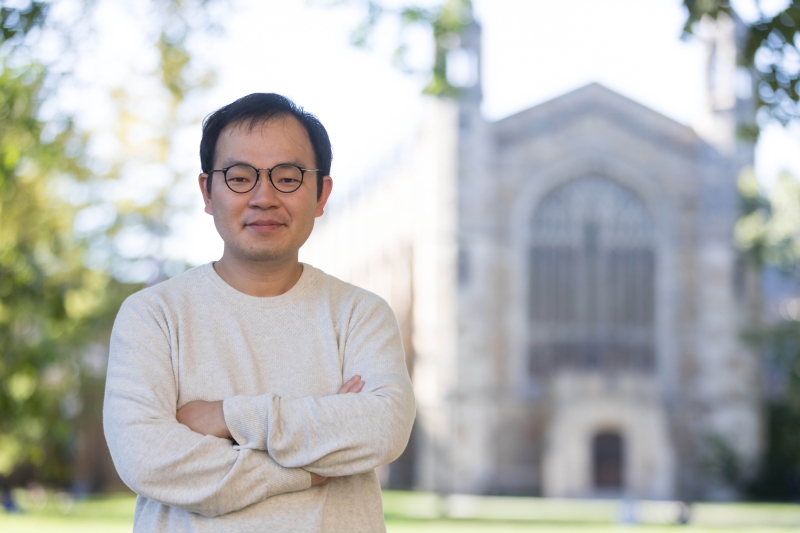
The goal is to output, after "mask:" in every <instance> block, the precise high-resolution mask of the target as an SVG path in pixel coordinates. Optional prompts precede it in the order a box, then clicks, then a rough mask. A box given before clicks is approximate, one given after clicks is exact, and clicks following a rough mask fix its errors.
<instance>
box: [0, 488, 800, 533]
mask: <svg viewBox="0 0 800 533" xmlns="http://www.w3.org/2000/svg"><path fill="white" fill-rule="evenodd" d="M17 496H18V500H19V502H20V505H22V506H23V507H25V508H26V509H27V511H26V512H25V513H24V514H13V515H12V514H2V513H0V531H2V532H3V533H6V532H9V533H13V532H17V531H19V532H21V533H22V532H24V533H51V532H52V533H72V532H75V533H78V532H81V533H83V532H86V533H92V532H98V533H99V532H104V533H117V532H123V531H125V532H129V531H130V530H131V521H132V515H133V508H134V498H133V497H132V496H131V495H128V494H122V495H107V496H93V497H92V498H90V499H88V500H86V501H82V502H78V503H74V504H70V502H69V501H65V500H64V498H63V497H62V498H58V497H57V496H56V495H52V494H50V495H48V498H47V503H44V502H40V503H39V505H35V504H34V503H33V502H31V501H30V499H29V498H28V497H27V493H25V492H24V491H20V492H18V493H17ZM671 506H672V507H671ZM673 507H674V504H671V503H669V502H640V503H637V504H636V506H635V515H636V516H637V517H638V520H639V521H643V522H649V523H647V524H639V525H628V524H616V523H615V522H617V520H618V517H619V516H620V512H621V504H620V502H618V501H614V500H546V499H541V498H503V497H474V496H451V497H441V496H437V495H435V494H424V493H409V492H391V491H387V492H385V493H384V508H385V514H386V524H387V529H388V530H389V533H405V532H414V533H448V532H453V533H455V532H466V533H469V532H492V533H512V532H525V531H531V532H534V531H535V532H537V533H572V532H585V533H588V532H589V531H591V532H597V533H611V532H622V533H646V532H654V533H655V532H661V531H680V532H685V533H699V532H720V531H742V532H748V533H777V532H781V533H786V532H788V531H790V530H794V529H796V528H797V527H798V526H800V505H771V504H696V505H694V506H693V508H692V517H693V519H692V524H690V525H688V526H674V525H669V524H665V523H661V524H659V522H668V521H669V520H670V519H671V516H673V515H672V514H670V513H671V512H672V511H673V510H674V509H673Z"/></svg>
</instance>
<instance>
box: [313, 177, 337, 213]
mask: <svg viewBox="0 0 800 533" xmlns="http://www.w3.org/2000/svg"><path fill="white" fill-rule="evenodd" d="M332 190H333V178H331V177H330V176H323V177H322V194H320V195H319V198H317V211H316V213H315V214H314V216H315V217H321V216H322V213H324V212H325V204H326V203H328V198H329V197H330V195H331V191H332Z"/></svg>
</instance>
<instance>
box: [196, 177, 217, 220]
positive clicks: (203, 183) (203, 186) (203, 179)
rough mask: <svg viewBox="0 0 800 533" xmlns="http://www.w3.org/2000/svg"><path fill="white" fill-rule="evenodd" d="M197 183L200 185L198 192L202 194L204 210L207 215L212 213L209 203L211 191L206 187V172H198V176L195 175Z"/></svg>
mask: <svg viewBox="0 0 800 533" xmlns="http://www.w3.org/2000/svg"><path fill="white" fill-rule="evenodd" d="M197 183H198V185H200V194H202V195H203V202H204V203H205V205H206V206H205V209H204V210H205V212H206V213H208V214H209V215H213V214H214V211H213V209H212V205H211V193H210V192H209V191H208V189H207V187H208V174H206V173H205V172H204V173H202V174H200V176H198V177H197Z"/></svg>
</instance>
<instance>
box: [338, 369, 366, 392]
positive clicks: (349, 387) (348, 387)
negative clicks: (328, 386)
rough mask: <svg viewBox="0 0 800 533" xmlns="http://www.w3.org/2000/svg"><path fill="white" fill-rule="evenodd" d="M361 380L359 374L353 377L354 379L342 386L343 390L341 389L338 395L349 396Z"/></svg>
mask: <svg viewBox="0 0 800 533" xmlns="http://www.w3.org/2000/svg"><path fill="white" fill-rule="evenodd" d="M360 380H361V376H359V375H358V374H356V375H355V376H353V377H352V378H350V379H349V380H347V383H345V384H344V385H342V388H341V389H339V392H337V393H336V394H347V393H348V392H350V391H351V390H352V388H353V387H354V386H355V385H357V384H358V382H359V381H360Z"/></svg>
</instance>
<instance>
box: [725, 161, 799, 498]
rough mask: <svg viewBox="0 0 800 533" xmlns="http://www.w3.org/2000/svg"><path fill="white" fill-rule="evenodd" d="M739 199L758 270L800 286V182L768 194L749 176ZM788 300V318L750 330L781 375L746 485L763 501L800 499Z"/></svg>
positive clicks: (779, 185)
mask: <svg viewBox="0 0 800 533" xmlns="http://www.w3.org/2000/svg"><path fill="white" fill-rule="evenodd" d="M740 196H741V198H742V212H743V214H742V217H741V218H740V219H739V221H738V222H737V225H736V233H735V234H736V241H737V244H738V245H739V247H740V248H741V249H742V250H743V251H744V252H745V253H746V254H747V255H748V256H749V257H750V258H751V260H752V261H753V262H754V263H755V264H756V265H757V266H758V267H765V266H769V267H771V268H777V269H779V270H780V271H781V272H783V275H784V276H786V277H787V278H789V279H793V280H794V285H795V287H796V288H800V182H798V180H797V179H796V178H795V177H794V176H791V175H789V174H787V173H783V174H781V175H780V176H779V177H778V179H777V181H776V183H775V184H774V186H773V187H772V189H771V190H770V191H769V193H768V194H767V193H766V192H764V191H763V190H761V188H760V187H759V184H758V181H757V180H756V177H755V175H754V174H753V173H752V172H751V173H746V174H744V175H743V176H742V178H741V180H740ZM790 302H793V303H792V304H791V305H792V306H794V307H793V308H792V309H788V308H787V309H783V311H784V314H785V317H784V318H786V319H787V320H784V321H780V322H777V323H771V324H766V325H763V326H760V327H752V328H750V330H749V331H747V332H746V337H747V338H748V339H749V340H751V341H752V342H753V343H754V344H755V345H756V346H757V347H758V348H759V349H760V351H761V352H762V353H763V354H764V355H765V361H764V365H765V367H766V369H767V371H768V374H772V375H777V376H780V379H779V380H778V383H777V387H774V389H777V390H767V391H766V409H765V415H766V429H767V431H766V435H765V437H766V439H765V444H766V450H765V453H764V457H763V460H762V463H761V465H760V468H759V470H758V473H757V475H756V477H755V479H753V480H752V481H751V482H750V483H748V484H747V486H745V487H744V488H745V489H746V491H747V493H749V495H750V496H752V497H754V498H758V499H764V500H789V501H795V500H797V499H798V498H800V433H798V430H797V428H798V427H800V299H797V298H795V299H794V300H790V301H788V302H784V305H786V304H788V303H790ZM787 307H788V305H787ZM795 307H796V308H795ZM773 385H775V384H773Z"/></svg>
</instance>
